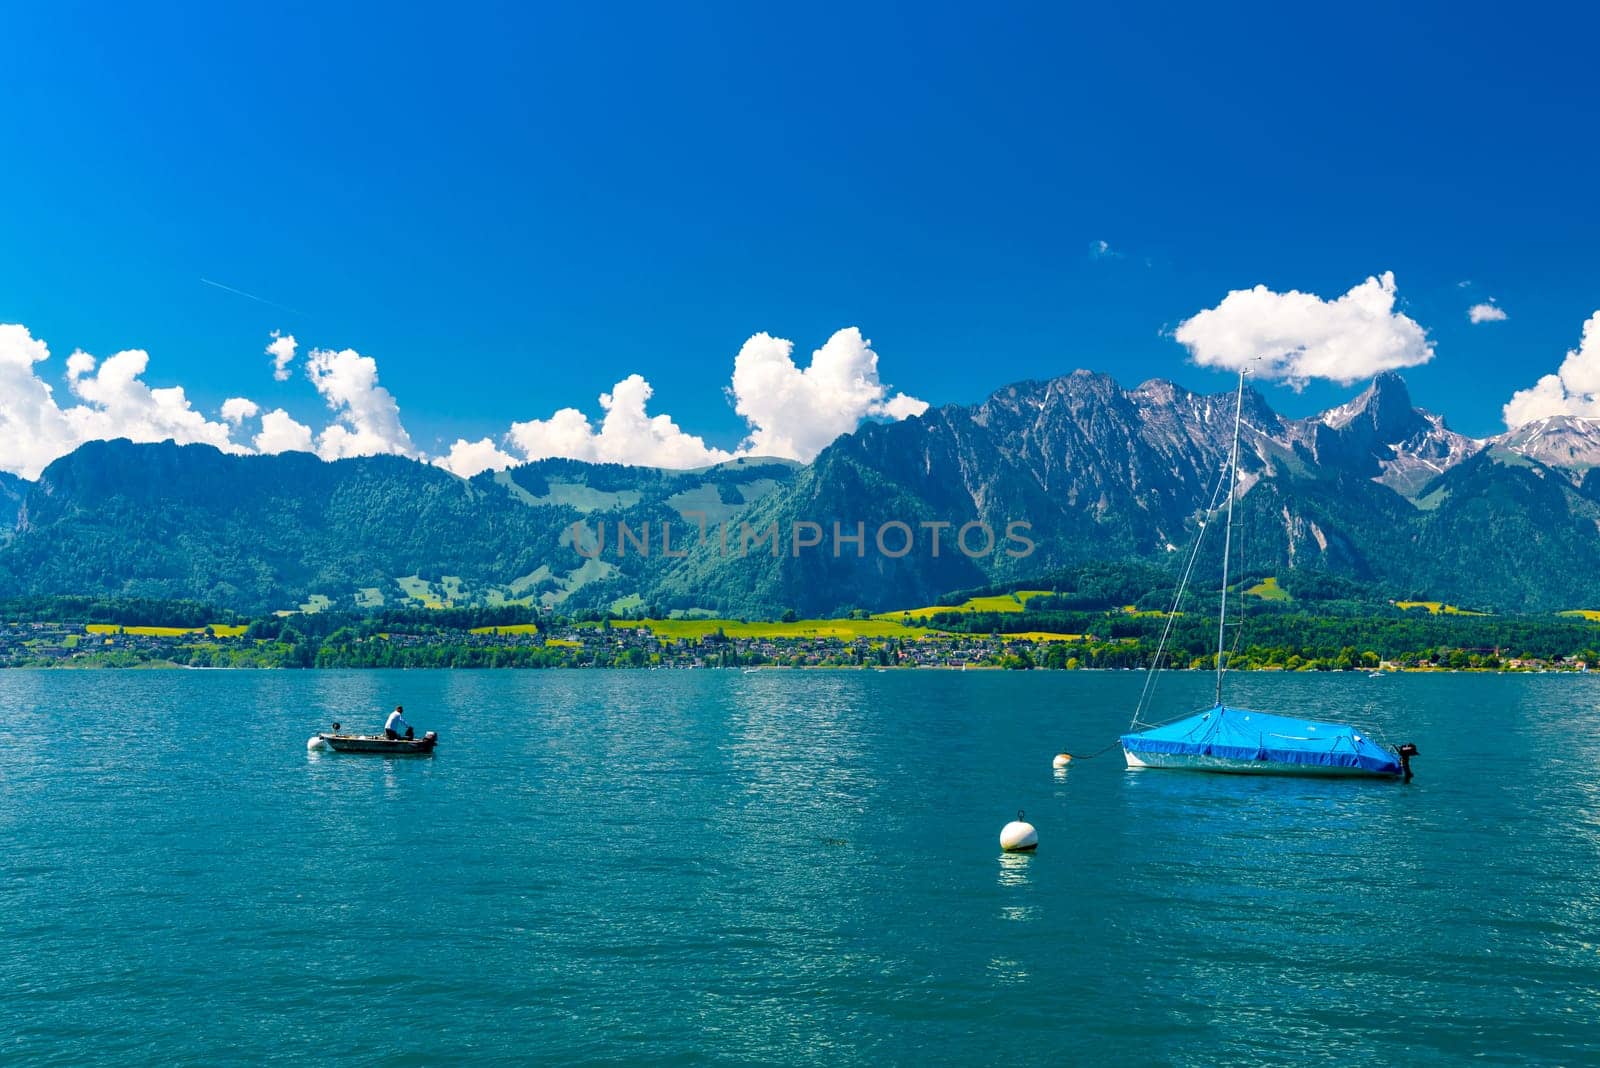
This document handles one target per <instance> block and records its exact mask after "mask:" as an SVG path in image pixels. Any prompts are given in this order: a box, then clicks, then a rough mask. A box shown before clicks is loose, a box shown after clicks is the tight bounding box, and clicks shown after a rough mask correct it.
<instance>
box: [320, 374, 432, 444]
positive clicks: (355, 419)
mask: <svg viewBox="0 0 1600 1068" xmlns="http://www.w3.org/2000/svg"><path fill="white" fill-rule="evenodd" d="M306 377H307V378H309V379H311V384H312V385H313V386H315V387H316V389H317V392H318V393H320V394H322V399H323V400H325V401H327V403H328V407H329V408H330V409H332V410H333V412H334V413H335V416H334V418H335V420H336V421H335V422H334V423H332V424H331V425H329V426H328V427H327V428H326V429H324V430H323V431H322V433H321V434H320V435H318V437H317V455H318V456H321V457H322V458H323V459H324V460H338V459H342V458H344V457H347V456H376V455H379V454H382V453H394V454H397V455H400V456H410V457H420V454H419V453H418V451H417V448H416V446H415V445H413V444H412V443H411V435H409V434H407V433H406V428H405V427H404V426H402V425H401V423H400V405H399V404H398V403H396V402H395V399H394V394H392V393H390V392H389V391H388V390H387V389H384V388H383V387H382V386H381V385H379V384H378V361H376V360H374V359H373V358H372V357H371V356H363V355H361V354H360V353H359V352H356V351H355V350H354V349H342V350H340V351H338V352H335V351H333V350H332V349H312V350H311V354H310V355H309V356H307V357H306Z"/></svg>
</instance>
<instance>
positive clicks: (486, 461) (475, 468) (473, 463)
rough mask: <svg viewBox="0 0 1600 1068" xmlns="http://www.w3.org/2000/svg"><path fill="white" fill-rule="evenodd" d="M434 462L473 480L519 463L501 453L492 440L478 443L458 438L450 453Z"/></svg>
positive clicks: (455, 473)
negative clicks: (480, 475) (473, 477)
mask: <svg viewBox="0 0 1600 1068" xmlns="http://www.w3.org/2000/svg"><path fill="white" fill-rule="evenodd" d="M433 462H434V465H435V466H437V467H442V468H444V469H445V470H446V471H449V472H450V473H451V474H454V475H459V476H460V477H462V478H471V477H472V476H473V475H477V474H482V473H483V472H484V471H504V470H505V469H506V468H508V467H515V466H516V465H517V463H518V462H519V461H518V460H517V458H516V457H515V456H511V455H509V454H507V453H504V452H501V451H500V449H499V448H498V447H497V446H496V445H495V443H494V441H493V440H492V439H490V438H482V439H480V440H478V441H468V440H467V439H466V438H457V439H456V441H455V444H454V445H451V446H450V451H449V452H448V453H446V454H445V455H443V456H441V457H439V458H438V459H436V460H434V461H433Z"/></svg>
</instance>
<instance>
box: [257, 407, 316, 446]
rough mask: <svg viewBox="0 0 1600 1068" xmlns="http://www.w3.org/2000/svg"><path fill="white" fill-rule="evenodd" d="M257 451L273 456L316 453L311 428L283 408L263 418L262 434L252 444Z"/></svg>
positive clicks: (276, 409) (274, 410)
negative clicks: (276, 454) (287, 453)
mask: <svg viewBox="0 0 1600 1068" xmlns="http://www.w3.org/2000/svg"><path fill="white" fill-rule="evenodd" d="M250 444H252V445H254V446H255V450H256V451H257V452H259V453H262V454H263V455H267V456H271V455H273V454H275V453H280V452H314V451H315V448H314V446H313V445H312V442H311V428H310V427H308V426H306V425H305V424H304V423H302V422H299V421H298V420H296V419H295V418H294V417H293V416H292V415H290V414H289V413H288V412H286V411H284V410H283V409H282V408H274V409H273V410H272V411H270V412H268V413H267V414H266V415H263V416H262V417H261V432H260V433H258V434H257V435H256V436H255V437H254V438H253V439H252V440H251V442H250Z"/></svg>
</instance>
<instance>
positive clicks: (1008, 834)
mask: <svg viewBox="0 0 1600 1068" xmlns="http://www.w3.org/2000/svg"><path fill="white" fill-rule="evenodd" d="M1000 848H1001V849H1004V850H1005V851H1006V852H1007V853H1029V852H1032V851H1033V850H1035V849H1037V848H1039V832H1038V831H1036V830H1034V829H1033V824H1031V823H1028V822H1027V821H1026V820H1024V819H1023V818H1022V810H1021V809H1018V810H1017V818H1016V819H1014V820H1012V821H1011V822H1010V823H1008V824H1006V825H1005V826H1004V827H1002V828H1000Z"/></svg>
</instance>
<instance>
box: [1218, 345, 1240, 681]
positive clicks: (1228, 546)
mask: <svg viewBox="0 0 1600 1068" xmlns="http://www.w3.org/2000/svg"><path fill="white" fill-rule="evenodd" d="M1244 374H1245V372H1244V368H1240V369H1239V394H1238V396H1237V397H1236V398H1235V400H1234V403H1233V448H1232V449H1231V450H1230V452H1229V455H1228V522H1227V525H1226V527H1225V528H1224V529H1223V532H1222V607H1221V609H1219V610H1218V612H1217V704H1219V705H1220V704H1222V673H1223V671H1224V670H1226V669H1225V667H1224V665H1223V659H1222V658H1223V655H1224V653H1223V648H1224V644H1225V638H1224V635H1225V633H1226V628H1227V625H1228V559H1229V557H1231V556H1232V555H1233V553H1232V549H1233V488H1234V483H1235V480H1236V479H1237V478H1238V476H1239V423H1240V422H1241V421H1242V420H1243V418H1244Z"/></svg>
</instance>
